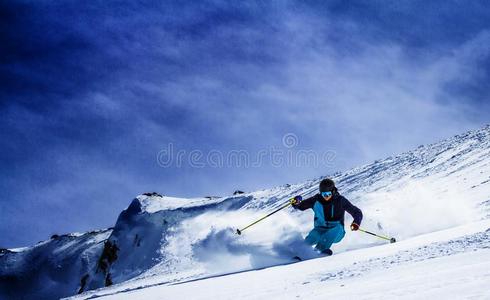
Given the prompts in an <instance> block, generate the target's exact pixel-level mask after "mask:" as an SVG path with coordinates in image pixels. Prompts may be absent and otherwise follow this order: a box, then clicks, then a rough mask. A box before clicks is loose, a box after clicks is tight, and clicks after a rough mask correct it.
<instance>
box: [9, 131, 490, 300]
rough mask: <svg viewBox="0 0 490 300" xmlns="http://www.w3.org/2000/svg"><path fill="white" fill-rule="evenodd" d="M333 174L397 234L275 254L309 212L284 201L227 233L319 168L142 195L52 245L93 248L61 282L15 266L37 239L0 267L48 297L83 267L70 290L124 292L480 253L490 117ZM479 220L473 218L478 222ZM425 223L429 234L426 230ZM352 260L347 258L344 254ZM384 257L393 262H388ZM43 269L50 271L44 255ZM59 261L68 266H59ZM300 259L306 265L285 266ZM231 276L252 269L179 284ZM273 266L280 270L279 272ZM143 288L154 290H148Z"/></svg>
mask: <svg viewBox="0 0 490 300" xmlns="http://www.w3.org/2000/svg"><path fill="white" fill-rule="evenodd" d="M331 177H332V178H333V179H334V180H335V181H336V182H337V185H338V187H339V189H340V191H341V193H342V194H343V195H344V196H346V197H347V198H349V199H350V200H351V202H353V203H354V204H355V205H357V206H359V207H360V208H361V209H362V210H363V213H364V215H365V218H364V220H363V223H362V227H364V228H366V229H368V230H373V231H376V232H379V233H381V234H384V235H388V236H396V237H397V239H398V240H399V241H400V242H399V243H396V244H392V245H386V244H385V242H384V241H383V240H379V239H376V238H373V237H371V236H369V235H365V234H362V233H351V232H348V233H347V235H346V237H345V238H344V240H343V241H342V243H340V244H336V245H334V247H333V248H332V249H333V251H334V253H335V255H334V256H333V257H332V258H320V259H315V260H309V261H304V262H301V263H298V264H294V265H288V266H283V265H284V264H288V263H291V257H292V256H294V255H295V254H300V255H303V256H307V257H308V255H309V254H308V253H310V249H307V248H304V243H303V242H302V240H303V237H304V236H305V234H306V233H307V232H308V231H309V230H310V229H311V226H312V222H313V221H312V213H311V212H308V211H307V212H302V213H300V212H296V211H293V209H292V208H288V209H285V210H283V211H281V212H279V213H277V214H276V215H274V217H271V218H269V219H266V220H264V221H263V222H261V223H259V224H257V225H256V226H254V227H251V228H249V229H247V230H246V231H245V233H244V234H243V235H241V236H237V235H235V234H234V231H235V230H236V228H242V227H243V226H245V225H247V224H249V223H250V222H251V221H254V220H256V219H258V218H259V217H262V216H263V215H264V214H266V213H268V212H270V211H272V210H273V209H275V208H278V207H280V206H281V205H283V204H284V203H287V200H288V199H289V198H290V197H292V196H294V195H297V194H301V195H303V196H305V197H307V196H311V195H313V194H315V193H317V190H318V183H319V181H320V180H321V179H322V178H318V179H315V180H309V181H306V182H304V183H299V184H292V185H289V184H287V185H284V186H280V187H275V188H271V189H265V190H260V191H256V192H252V193H246V194H241V195H236V196H232V197H223V198H195V199H182V198H173V197H162V196H157V195H149V196H145V195H140V196H138V197H136V198H135V199H134V200H133V201H132V202H131V204H130V205H129V207H128V208H127V209H126V210H124V211H123V212H122V213H121V214H120V216H119V217H118V220H117V222H116V224H115V226H114V229H113V230H112V231H106V232H104V234H105V235H102V234H101V235H100V236H99V238H97V239H93V240H90V241H88V240H82V239H80V237H78V238H74V239H73V240H71V241H62V242H60V243H61V244H60V245H59V247H60V248H63V247H64V245H65V244H64V243H66V245H68V246H66V247H68V248H70V247H74V244H78V247H80V249H82V248H83V249H92V250H90V251H89V252H90V253H91V254H90V255H89V256H87V255H86V254H84V255H85V256H84V257H90V261H91V264H87V266H86V267H84V268H80V269H79V270H78V272H75V269H76V268H77V267H79V265H74V266H73V270H74V271H73V272H69V274H70V275H69V277H70V280H69V283H66V289H59V288H58V286H59V284H60V283H59V282H58V280H57V278H56V276H53V275H49V276H51V277H49V276H48V278H49V280H50V282H51V284H49V285H46V280H45V279H43V278H38V277H36V278H30V277H27V278H25V277H23V275H22V274H24V273H25V271H26V269H22V268H21V267H19V266H20V265H21V264H22V262H23V261H25V256H23V254H21V253H34V251H36V250H35V249H36V247H39V246H35V247H32V248H28V249H24V250H23V251H22V252H21V253H14V252H11V251H7V252H6V253H7V254H0V263H1V264H0V265H1V266H2V267H1V268H0V278H2V279H3V278H14V279H15V280H24V281H25V280H27V281H29V282H32V285H33V286H34V285H35V286H41V285H44V286H45V287H44V293H42V294H39V295H36V296H37V297H30V296H29V295H27V296H26V298H32V299H34V298H35V299H51V298H55V297H61V296H69V295H73V294H75V293H76V292H77V291H78V289H80V286H81V278H83V277H84V276H87V277H86V284H85V288H84V291H87V292H85V293H83V294H81V295H80V296H78V297H80V298H82V299H86V298H91V297H101V296H104V295H114V296H113V297H115V298H114V299H122V298H123V297H126V298H128V299H131V298H130V296H129V295H131V294H133V293H128V294H125V293H124V291H130V290H141V291H142V292H143V293H146V292H144V291H145V290H153V289H160V288H161V289H165V291H166V292H169V293H170V294H171V291H173V290H174V289H175V290H179V291H181V288H177V286H174V287H171V285H172V284H176V283H182V282H187V281H192V280H196V279H199V278H208V277H213V276H217V275H220V274H227V273H237V272H242V271H246V270H256V269H262V268H266V267H271V266H277V265H281V266H280V267H274V268H269V269H264V270H262V271H256V272H263V273H264V274H266V275H263V276H269V275H267V274H269V273H270V272H272V273H275V272H278V270H280V271H281V272H286V270H287V272H293V273H294V274H296V275H295V276H298V278H302V279H301V280H303V279H304V280H303V281H308V279H307V278H306V277H308V276H313V278H314V280H315V281H321V280H325V279H328V280H327V281H330V279H331V278H351V277H362V273H363V272H365V271H366V272H367V271H369V270H374V271H373V272H375V271H376V270H379V269H383V268H385V267H391V265H403V264H407V263H408V262H409V261H410V257H413V256H417V257H419V258H420V260H419V261H420V262H423V261H426V260H429V259H430V258H431V257H432V256H433V257H441V256H448V255H449V254H454V255H453V256H458V255H459V254H458V253H460V252H462V253H465V254H466V253H471V251H473V250H475V251H474V252H475V253H483V252H481V251H486V250H485V249H487V248H488V232H485V230H486V229H487V228H488V227H490V225H489V224H488V218H489V216H490V126H486V127H484V128H482V129H480V130H475V131H471V132H468V133H465V134H462V135H458V136H455V137H452V138H450V139H447V140H444V141H441V142H438V143H435V144H431V145H427V146H420V147H418V148H417V149H415V150H413V151H409V152H405V153H402V154H400V155H397V156H393V157H389V158H386V159H384V160H379V161H376V162H374V163H371V164H368V165H365V166H361V167H358V168H354V169H352V170H349V171H347V172H343V173H337V174H334V175H333V176H331ZM480 220H482V221H480ZM350 221H351V219H350V216H348V215H346V224H349V223H350ZM477 221H480V223H475V222H477ZM475 224H477V225H475ZM458 228H459V229H458ZM461 228H463V229H461ZM448 232H449V233H448ZM431 235H432V238H431V239H424V237H426V236H431ZM464 236H466V237H464ZM106 239H107V241H109V242H110V243H112V244H114V245H117V248H118V250H117V251H116V252H117V255H116V256H117V258H116V259H115V260H114V261H113V262H111V263H110V264H109V265H108V267H107V268H106V269H104V271H101V269H100V267H99V266H98V263H97V262H98V260H99V259H100V257H101V254H102V248H103V247H104V246H103V242H104V241H105V240H106ZM435 239H439V243H435V244H434V242H436V240H435ZM95 241H97V243H96V242H95ZM47 243H48V244H49V243H50V242H49V241H48V242H47ZM70 245H71V246H70ZM424 247H425V248H424ZM470 250H471V251H470ZM50 251H51V252H50ZM86 251H88V250H86ZM404 251H405V252H404ZM82 252H83V251H82ZM373 253H377V255H378V256H377V257H378V258H379V259H378V260H375V261H372V262H369V260H368V259H369V258H368V257H370V255H371V256H372V255H373ZM486 253H488V252H486ZM39 255H41V256H43V257H51V258H52V257H55V258H53V259H54V260H63V259H64V256H66V255H67V254H66V253H65V252H63V251H61V252H60V251H58V252H57V250H56V249H51V248H46V250H45V251H44V252H43V253H42V254H39ZM6 257H8V261H11V262H15V263H10V265H9V267H8V268H4V267H3V266H4V265H5V261H6V260H7V258H6ZM70 257H73V259H79V260H80V257H82V255H81V254H80V252H76V253H73V255H72V256H70ZM51 258H50V259H51ZM309 258H315V257H309ZM363 258H366V259H367V260H363ZM43 259H46V258H43ZM325 260H327V261H328V270H324V271H322V273H321V275H318V274H317V275H318V276H317V275H314V274H316V273H312V272H311V271H306V269H305V268H306V267H310V268H313V266H315V265H318V264H319V262H320V261H325ZM353 260H355V263H356V265H351V264H352V261H353ZM391 261H394V263H393V264H391V263H387V262H391ZM332 262H335V263H334V264H332ZM337 263H339V265H337ZM413 263H415V262H414V261H413ZM336 266H337V267H336ZM45 269H46V270H48V269H49V270H50V272H58V271H59V270H57V269H56V267H54V266H53V265H51V264H50V265H49V266H48V267H46V268H45ZM61 269H62V270H63V271H62V272H65V271H64V270H65V268H64V267H62V268H61ZM298 269H299V270H303V273H300V272H296V271H294V270H298ZM313 269H315V268H313ZM32 272H34V273H35V272H37V269H35V270H32ZM252 273H253V272H252ZM107 274H110V279H111V281H112V283H113V284H114V285H112V286H110V287H106V288H103V289H99V290H94V291H90V290H93V289H97V288H101V287H104V285H105V281H106V279H107ZM261 274H262V273H261ZM301 274H303V275H301ZM308 274H310V275H308ZM312 274H313V275H312ZM235 276H240V278H242V277H243V278H244V280H249V281H253V280H254V279H253V278H252V277H251V276H252V275H250V273H240V274H236V275H230V276H224V277H216V278H215V279H208V280H204V281H202V282H201V281H192V282H188V283H186V284H181V285H179V286H181V287H182V286H185V285H188V287H189V288H190V287H194V286H199V285H202V284H205V283H203V282H209V281H212V280H217V281H220V282H221V281H224V282H227V279H226V277H235ZM261 276H262V275H261ZM274 276H278V278H282V280H283V282H287V280H286V281H284V279H285V278H284V276H285V275H284V274H283V275H281V274H275V275H274ZM218 278H219V279H218ZM206 284H208V283H206ZM255 284H256V285H257V286H260V284H258V283H255ZM277 284H279V281H278V283H277ZM144 287H151V288H148V289H144ZM277 291H278V293H279V292H280V291H281V290H280V289H278V290H277ZM23 292H24V291H23V290H22V288H21V287H20V286H19V287H18V288H12V286H7V285H5V286H1V285H0V298H1V296H5V295H9V294H7V293H10V295H17V296H18V295H21V294H22V293H23ZM160 292H161V291H160ZM160 292H159V293H160ZM166 292H165V293H166ZM181 292H182V291H181ZM216 292H217V293H220V292H223V293H225V291H216ZM244 293H245V291H244ZM184 294H185V292H184ZM145 295H146V294H145ZM220 295H221V296H222V298H229V297H226V296H225V294H220ZM278 295H279V294H278ZM140 296H141V297H140V298H145V296H142V295H140ZM146 296H148V297H149V298H151V295H146ZM303 296H305V295H303ZM78 297H76V298H78ZM278 297H279V296H278ZM318 297H319V298H321V297H320V296H318ZM140 298H135V299H140ZM169 298H172V297H169ZM202 298H203V299H206V297H204V296H203V297H202ZM291 298H293V297H291ZM313 298H314V297H313Z"/></svg>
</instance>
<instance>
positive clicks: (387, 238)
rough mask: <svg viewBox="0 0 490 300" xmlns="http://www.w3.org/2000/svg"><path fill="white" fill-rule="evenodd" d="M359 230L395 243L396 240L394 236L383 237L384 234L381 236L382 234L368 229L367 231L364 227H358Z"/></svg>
mask: <svg viewBox="0 0 490 300" xmlns="http://www.w3.org/2000/svg"><path fill="white" fill-rule="evenodd" d="M359 231H362V232H364V233H367V234H370V235H374V236H376V237H379V238H380V239H385V240H388V241H390V243H395V242H396V239H395V238H394V237H392V238H389V237H385V236H382V235H379V234H376V233H372V232H370V231H367V230H364V229H361V228H359Z"/></svg>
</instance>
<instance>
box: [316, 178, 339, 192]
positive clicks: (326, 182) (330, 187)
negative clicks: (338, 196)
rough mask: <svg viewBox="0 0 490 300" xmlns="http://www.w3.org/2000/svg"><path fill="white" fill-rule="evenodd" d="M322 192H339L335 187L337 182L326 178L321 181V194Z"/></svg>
mask: <svg viewBox="0 0 490 300" xmlns="http://www.w3.org/2000/svg"><path fill="white" fill-rule="evenodd" d="M321 192H333V193H335V192H337V188H336V187H335V182H333V180H332V179H330V178H325V179H323V180H322V181H320V193H321Z"/></svg>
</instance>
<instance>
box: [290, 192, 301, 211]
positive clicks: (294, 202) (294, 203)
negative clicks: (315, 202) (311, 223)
mask: <svg viewBox="0 0 490 300" xmlns="http://www.w3.org/2000/svg"><path fill="white" fill-rule="evenodd" d="M301 201H303V197H301V196H299V195H298V196H295V197H294V198H291V205H292V206H293V207H294V208H298V205H299V204H300V203H301Z"/></svg>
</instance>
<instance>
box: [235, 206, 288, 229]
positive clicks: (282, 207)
mask: <svg viewBox="0 0 490 300" xmlns="http://www.w3.org/2000/svg"><path fill="white" fill-rule="evenodd" d="M291 204H292V201H291V200H289V202H288V204H285V205H283V206H281V207H279V208H278V209H276V210H275V211H273V212H271V213H270V214H268V215H266V216H263V217H262V218H260V219H258V220H257V221H255V222H253V223H252V224H249V225H247V226H245V227H244V228H242V229H237V230H236V233H237V234H238V235H240V234H242V231H244V230H245V229H247V228H249V227H250V226H252V225H255V224H257V223H259V222H260V221H262V220H263V219H265V218H267V217H270V216H272V215H273V214H275V213H276V212H278V211H280V210H281V209H285V208H286V207H288V206H289V205H291Z"/></svg>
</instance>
